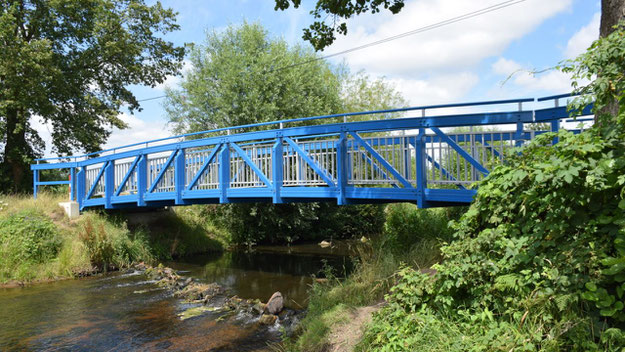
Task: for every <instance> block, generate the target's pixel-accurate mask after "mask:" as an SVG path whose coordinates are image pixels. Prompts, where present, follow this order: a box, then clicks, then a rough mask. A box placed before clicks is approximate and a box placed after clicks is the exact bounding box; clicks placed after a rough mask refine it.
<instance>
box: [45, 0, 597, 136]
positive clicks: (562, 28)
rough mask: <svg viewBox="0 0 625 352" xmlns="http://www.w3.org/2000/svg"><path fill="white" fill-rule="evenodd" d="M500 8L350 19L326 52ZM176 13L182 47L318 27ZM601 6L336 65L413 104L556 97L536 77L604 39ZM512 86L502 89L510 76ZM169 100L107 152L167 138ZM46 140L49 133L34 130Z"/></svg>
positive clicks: (143, 94) (517, 20) (133, 123)
mask: <svg viewBox="0 0 625 352" xmlns="http://www.w3.org/2000/svg"><path fill="white" fill-rule="evenodd" d="M500 2H502V0H473V1H466V0H407V1H406V6H405V8H404V9H403V10H402V12H401V13H400V14H398V15H390V14H386V13H381V14H377V15H364V16H359V17H356V18H354V19H350V20H349V21H348V26H349V34H348V35H347V36H346V37H340V38H339V40H337V42H336V43H335V44H333V45H332V46H330V47H329V48H327V49H326V50H325V52H324V54H331V53H334V52H338V51H341V50H344V49H348V48H351V47H354V46H358V45H361V44H366V43H369V42H372V41H376V40H379V39H383V38H386V37H389V36H393V35H396V34H400V33H403V32H407V31H410V30H413V29H416V28H419V27H422V26H426V25H429V24H432V23H436V22H439V21H441V20H445V19H449V18H452V17H455V16H458V15H462V14H464V13H468V12H472V11H475V10H479V9H482V8H485V7H487V6H490V5H493V4H497V3H500ZM162 3H163V5H164V6H166V7H171V8H173V9H174V10H175V11H177V12H178V13H179V15H178V23H179V24H180V26H181V29H180V30H179V31H177V32H174V33H170V34H168V35H166V39H168V40H171V41H172V42H174V43H176V44H183V43H189V42H194V43H200V42H202V41H203V39H204V36H205V33H206V31H212V30H217V31H219V30H221V29H223V28H224V27H226V26H228V25H237V24H240V23H241V22H243V21H244V20H247V21H255V22H259V23H261V24H262V25H264V26H265V27H266V28H267V30H268V31H269V32H270V33H271V35H273V36H277V37H282V38H284V39H285V40H286V41H287V42H289V43H290V44H296V43H304V42H303V40H302V39H301V34H302V29H303V28H305V27H307V26H308V24H310V23H311V22H312V21H313V18H312V16H311V15H309V11H310V9H311V8H312V6H314V1H310V0H304V1H303V5H302V7H301V8H299V9H293V8H291V9H289V10H287V11H274V5H275V3H274V1H273V0H229V1H223V0H204V1H200V0H177V1H174V0H166V1H162ZM599 12H600V1H599V0H526V1H525V2H523V3H520V4H517V5H513V6H510V7H508V8H506V9H502V10H498V11H495V12H492V13H489V14H486V15H483V16H480V17H476V18H473V19H470V20H467V21H464V22H459V23H455V24H452V25H449V26H446V27H442V28H439V29H434V30H432V31H428V32H424V33H420V34H416V35H414V36H409V37H406V38H403V39H400V40H396V41H393V42H389V43H386V44H382V45H379V46H375V47H372V48H368V49H365V50H362V51H356V52H354V53H351V54H348V55H344V56H341V57H338V58H333V59H332V62H333V63H340V62H345V63H346V64H347V65H348V66H349V67H350V69H351V70H352V71H354V72H355V71H358V70H365V71H366V72H368V73H369V74H370V75H371V76H372V77H385V78H386V79H388V80H389V81H390V82H391V83H393V84H394V85H395V87H396V88H397V89H398V90H399V91H400V92H401V93H402V94H403V95H404V97H405V98H406V99H408V101H409V102H410V104H411V105H429V104H438V103H447V102H449V103H451V102H462V101H472V100H488V99H507V98H516V97H535V96H541V95H550V94H559V93H564V92H566V91H568V90H569V86H570V81H569V78H568V77H567V76H566V75H564V74H562V73H560V72H557V71H547V72H545V73H542V74H539V75H531V74H529V73H528V71H532V70H541V69H545V68H549V67H553V66H555V65H556V64H558V62H560V61H561V60H563V59H566V58H570V57H574V56H575V55H577V54H578V53H580V52H582V51H583V50H584V49H585V48H586V47H587V46H588V45H589V44H590V43H591V42H592V40H593V39H595V38H596V37H597V36H598V33H599ZM514 72H516V73H515V74H514V75H513V76H512V78H510V79H509V80H507V81H506V83H505V84H503V85H502V82H503V81H504V80H505V79H506V77H508V76H509V75H510V74H512V73H514ZM178 81H179V78H177V77H171V78H169V79H168V80H167V82H166V83H165V84H163V85H160V86H158V87H156V88H150V87H132V90H133V92H134V93H135V95H136V96H137V98H138V99H146V98H152V97H157V96H161V95H163V94H164V87H165V85H169V86H171V87H175V85H176V84H177V82H178ZM162 101H163V99H157V100H152V101H146V102H143V103H142V107H143V111H140V112H136V113H135V114H134V115H129V114H128V113H127V112H124V113H123V114H122V118H123V119H124V120H125V121H126V122H127V123H128V124H129V126H130V128H129V129H127V130H123V131H118V130H115V131H113V134H112V136H111V138H110V140H109V142H108V143H107V147H114V146H119V145H123V144H128V143H131V142H135V141H141V140H147V139H153V138H159V137H164V136H168V135H170V132H169V130H168V128H167V126H166V121H167V117H166V114H165V111H164V109H163V106H162ZM35 127H36V128H37V129H38V130H40V131H41V132H42V135H43V137H44V139H46V137H47V136H46V134H47V133H46V131H45V126H43V125H40V126H37V125H36V126H35Z"/></svg>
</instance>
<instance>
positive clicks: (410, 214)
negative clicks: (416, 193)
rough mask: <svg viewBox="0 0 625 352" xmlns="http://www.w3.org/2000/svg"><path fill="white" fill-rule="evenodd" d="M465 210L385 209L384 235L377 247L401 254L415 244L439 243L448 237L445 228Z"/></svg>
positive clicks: (396, 206)
mask: <svg viewBox="0 0 625 352" xmlns="http://www.w3.org/2000/svg"><path fill="white" fill-rule="evenodd" d="M465 210H466V207H455V208H430V209H419V208H417V206H416V205H414V204H409V203H400V204H390V205H388V206H387V207H386V223H385V224H384V235H383V236H382V237H381V238H380V241H381V244H380V246H382V247H385V248H388V249H389V250H391V251H392V252H393V253H396V254H402V253H406V252H407V251H409V250H411V248H412V247H413V246H415V245H423V244H424V243H425V242H429V241H433V242H438V243H443V242H446V241H449V240H450V239H451V238H452V234H453V229H452V228H451V227H449V226H447V225H448V223H449V221H450V220H455V219H458V218H459V217H460V215H462V213H463V212H464V211H465Z"/></svg>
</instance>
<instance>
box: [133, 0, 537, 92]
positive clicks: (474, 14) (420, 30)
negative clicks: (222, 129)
mask: <svg viewBox="0 0 625 352" xmlns="http://www.w3.org/2000/svg"><path fill="white" fill-rule="evenodd" d="M525 1H527V0H507V1H503V2H500V3H497V4H494V5H491V6H487V7H484V8H482V9H479V10H476V11H472V12H468V13H465V14H463V15H460V16H456V17H452V18H449V19H446V20H444V21H440V22H437V23H433V24H430V25H427V26H423V27H419V28H416V29H413V30H411V31H408V32H404V33H401V34H397V35H394V36H391V37H387V38H384V39H380V40H376V41H374V42H371V43H367V44H363V45H359V46H356V47H353V48H350V49H346V50H343V51H339V52H336V53H332V54H328V55H324V56H319V57H316V58H313V59H309V60H304V61H301V62H296V63H294V64H290V65H286V66H282V67H278V68H274V69H271V70H269V71H266V72H268V73H269V72H275V71H281V70H286V69H289V68H293V67H297V66H302V65H307V64H311V63H313V62H317V61H321V60H326V59H329V58H332V57H335V56H340V55H345V54H349V53H352V52H354V51H358V50H362V49H366V48H370V47H372V46H376V45H380V44H384V43H388V42H390V41H393V40H397V39H401V38H405V37H408V36H411V35H415V34H419V33H423V32H427V31H431V30H433V29H437V28H440V27H444V26H447V25H450V24H454V23H457V22H461V21H466V20H468V19H471V18H475V17H478V16H481V15H485V14H487V13H490V12H493V11H497V10H501V9H504V8H506V7H510V6H513V5H517V4H520V3H522V2H525ZM164 97H166V95H161V96H157V97H152V98H147V99H141V100H139V101H140V102H141V101H149V100H155V99H161V98H164Z"/></svg>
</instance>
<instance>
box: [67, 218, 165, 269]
mask: <svg viewBox="0 0 625 352" xmlns="http://www.w3.org/2000/svg"><path fill="white" fill-rule="evenodd" d="M77 231H78V235H77V237H78V239H79V240H80V241H81V242H82V243H83V244H84V246H85V248H86V250H87V253H88V255H89V259H90V261H91V264H92V265H93V266H94V267H95V268H96V269H97V270H98V271H102V270H103V271H107V270H110V269H115V268H123V267H127V266H129V265H131V264H132V263H136V262H140V261H145V262H150V261H153V260H154V256H153V255H152V250H151V248H150V246H149V243H148V239H147V235H146V234H145V233H144V232H142V231H134V232H130V231H129V230H128V228H127V227H126V223H125V222H123V221H121V220H120V219H111V218H109V217H105V216H103V215H100V214H97V213H88V214H84V215H83V219H82V220H81V223H80V225H79V227H78V229H77Z"/></svg>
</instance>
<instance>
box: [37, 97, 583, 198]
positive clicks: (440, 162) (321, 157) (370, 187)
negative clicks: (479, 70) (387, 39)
mask: <svg viewBox="0 0 625 352" xmlns="http://www.w3.org/2000/svg"><path fill="white" fill-rule="evenodd" d="M561 98H562V97H549V99H550V100H551V101H553V102H554V103H553V105H555V106H553V107H547V108H543V109H537V110H532V109H527V107H526V108H525V109H524V107H523V104H526V105H527V103H529V102H534V99H518V100H504V101H493V102H479V103H468V104H447V105H436V106H427V107H413V108H405V109H392V110H381V111H372V112H362V113H350V114H337V115H326V116H321V117H311V118H300V119H290V120H282V121H276V122H271V123H261V124H254V125H247V126H238V127H232V128H227V129H218V130H212V131H204V132H199V133H193V134H187V135H181V136H175V137H172V138H168V139H160V140H156V141H149V142H143V143H135V144H132V145H130V146H125V147H120V148H114V149H109V150H106V151H102V152H99V153H94V154H88V155H83V156H77V157H71V158H69V159H65V160H63V159H60V158H56V159H48V160H40V161H39V162H44V161H45V162H46V163H38V164H35V165H32V166H31V168H32V169H33V171H34V177H35V194H36V191H37V187H38V186H40V185H42V183H41V182H38V177H39V172H40V171H42V170H46V169H59V168H68V169H70V171H71V173H73V174H75V177H73V178H72V182H71V188H72V197H75V198H76V199H77V200H78V202H79V203H80V206H81V208H85V207H91V206H104V207H106V208H117V207H134V206H162V205H168V204H191V203H209V202H213V203H227V202H240V201H272V202H275V203H281V202H293V201H311V200H327V199H336V201H337V202H338V203H339V204H349V203H361V202H393V201H412V202H416V203H418V204H419V206H421V207H427V206H438V205H448V204H462V203H467V202H470V201H471V199H472V197H473V195H474V193H475V190H474V189H470V186H471V185H473V184H474V183H475V182H477V181H479V180H481V179H483V178H484V177H485V176H486V175H488V172H489V170H490V169H492V167H494V166H495V165H497V164H498V163H501V162H502V161H503V160H504V157H505V155H506V153H507V151H508V150H510V149H511V148H513V147H516V146H520V145H522V144H523V143H525V141H528V140H531V139H532V138H533V137H534V136H535V135H536V134H540V133H544V132H546V131H547V130H542V131H541V130H539V131H534V130H529V131H527V130H525V126H526V125H528V124H535V123H537V122H543V123H544V122H547V123H549V124H550V126H549V127H550V129H554V130H555V129H557V128H558V127H559V126H560V121H561V120H563V119H567V118H568V117H569V114H568V112H567V111H566V108H565V107H561V106H559V104H558V102H559V99H561ZM541 101H542V100H541ZM511 105H512V106H513V107H512V108H510V106H511ZM437 109H441V110H442V109H447V110H448V111H449V109H452V111H451V112H450V113H449V114H446V115H445V114H441V115H435V116H431V115H430V113H428V114H426V111H428V112H429V111H436V110H437ZM461 109H465V111H462V110H461ZM466 109H472V111H468V112H467V111H466ZM419 110H420V111H419ZM485 110H488V111H485ZM415 111H416V115H417V116H403V117H401V118H393V119H384V120H369V121H353V122H334V121H335V120H336V118H337V117H342V118H346V117H355V116H366V115H376V114H377V115H380V114H398V113H403V114H408V113H412V114H414V113H415ZM585 113H586V114H588V113H590V109H587V111H585ZM324 119H334V120H333V123H329V124H322V125H311V126H301V125H297V124H299V123H302V122H311V121H312V122H318V121H320V120H324ZM339 121H340V119H339ZM289 124H296V125H295V126H292V127H285V126H288V125H289ZM271 125H275V126H279V127H281V128H277V129H269V130H267V129H262V128H266V127H267V126H271ZM528 126H530V125H528ZM229 131H241V132H239V133H231V134H228V132H229ZM204 135H207V136H209V137H206V138H198V136H200V137H201V136H204ZM51 161H56V162H55V163H50V162H51Z"/></svg>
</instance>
